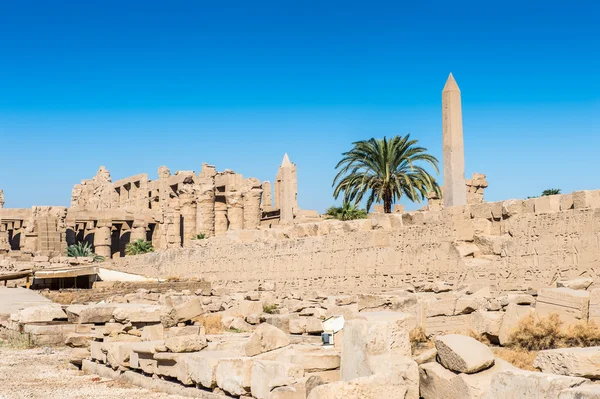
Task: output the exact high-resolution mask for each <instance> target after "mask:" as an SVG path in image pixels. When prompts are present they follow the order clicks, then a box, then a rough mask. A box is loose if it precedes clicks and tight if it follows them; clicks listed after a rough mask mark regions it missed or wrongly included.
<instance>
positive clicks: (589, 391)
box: [558, 384, 600, 399]
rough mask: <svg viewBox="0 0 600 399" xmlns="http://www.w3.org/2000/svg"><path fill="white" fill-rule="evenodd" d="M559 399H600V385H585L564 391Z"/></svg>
mask: <svg viewBox="0 0 600 399" xmlns="http://www.w3.org/2000/svg"><path fill="white" fill-rule="evenodd" d="M558 399H600V385H597V384H584V385H580V386H578V387H576V388H568V389H564V390H562V391H561V392H560V394H559V395H558Z"/></svg>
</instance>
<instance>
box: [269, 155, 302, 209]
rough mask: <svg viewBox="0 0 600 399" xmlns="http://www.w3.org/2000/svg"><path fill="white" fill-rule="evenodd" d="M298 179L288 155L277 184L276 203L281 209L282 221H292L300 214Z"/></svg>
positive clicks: (284, 158)
mask: <svg viewBox="0 0 600 399" xmlns="http://www.w3.org/2000/svg"><path fill="white" fill-rule="evenodd" d="M296 180H297V177H296V165H294V164H293V163H292V162H290V158H289V157H288V155H287V154H285V155H284V156H283V161H282V162H281V166H280V167H279V172H278V173H277V181H276V184H275V191H276V193H275V196H276V203H277V205H278V206H279V209H280V212H281V213H280V215H281V216H280V219H281V220H282V221H292V220H294V216H295V215H296V213H297V212H298V185H297V181H296Z"/></svg>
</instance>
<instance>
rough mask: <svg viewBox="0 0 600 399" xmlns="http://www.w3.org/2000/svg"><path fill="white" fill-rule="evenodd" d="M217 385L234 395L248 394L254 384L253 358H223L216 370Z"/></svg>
mask: <svg viewBox="0 0 600 399" xmlns="http://www.w3.org/2000/svg"><path fill="white" fill-rule="evenodd" d="M215 375H216V380H217V386H218V387H219V388H221V389H222V390H223V391H225V392H227V393H229V394H231V395H233V396H240V395H247V394H249V393H250V387H251V385H252V359H250V358H247V357H246V358H245V357H238V358H229V359H221V360H219V362H218V363H217V369H216V371H215Z"/></svg>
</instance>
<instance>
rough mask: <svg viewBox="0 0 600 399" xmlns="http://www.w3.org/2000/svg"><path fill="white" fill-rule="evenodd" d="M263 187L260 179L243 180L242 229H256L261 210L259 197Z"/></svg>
mask: <svg viewBox="0 0 600 399" xmlns="http://www.w3.org/2000/svg"><path fill="white" fill-rule="evenodd" d="M262 193H263V189H262V184H261V183H260V180H258V179H255V178H249V179H246V180H244V188H243V196H242V198H243V204H244V229H258V227H259V226H260V218H261V216H262V210H261V208H260V199H261V197H262Z"/></svg>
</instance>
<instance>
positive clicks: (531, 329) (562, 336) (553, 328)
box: [510, 313, 600, 351]
mask: <svg viewBox="0 0 600 399" xmlns="http://www.w3.org/2000/svg"><path fill="white" fill-rule="evenodd" d="M562 325H563V322H562V321H561V320H560V317H559V316H558V315H557V314H556V313H553V314H551V315H549V316H547V317H540V318H535V317H534V316H533V315H530V316H528V317H526V318H524V319H522V320H521V321H520V322H519V324H518V325H517V327H516V328H515V329H514V330H513V331H512V333H511V336H510V341H511V342H512V344H511V347H513V348H515V349H519V350H529V351H539V350H545V349H555V348H570V347H586V346H597V345H600V329H599V328H598V326H597V325H596V323H594V322H593V321H590V322H587V321H580V322H579V323H576V324H573V325H572V326H570V327H569V328H567V329H563V328H562Z"/></svg>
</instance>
